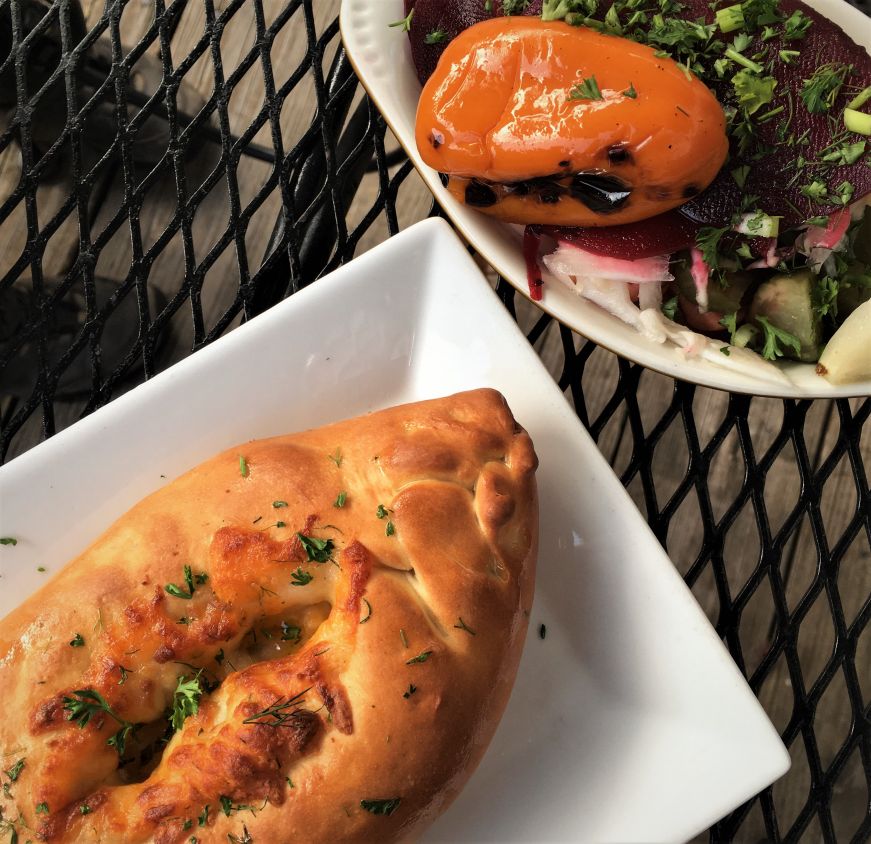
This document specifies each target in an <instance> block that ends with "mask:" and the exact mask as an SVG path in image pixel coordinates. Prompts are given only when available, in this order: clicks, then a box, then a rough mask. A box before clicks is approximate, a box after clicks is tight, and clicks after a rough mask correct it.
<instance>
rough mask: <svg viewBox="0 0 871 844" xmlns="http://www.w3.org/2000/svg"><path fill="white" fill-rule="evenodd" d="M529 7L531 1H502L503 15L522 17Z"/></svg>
mask: <svg viewBox="0 0 871 844" xmlns="http://www.w3.org/2000/svg"><path fill="white" fill-rule="evenodd" d="M528 5H529V0H502V14H503V15H522V14H523V13H524V12H525V11H526V7H527V6H528Z"/></svg>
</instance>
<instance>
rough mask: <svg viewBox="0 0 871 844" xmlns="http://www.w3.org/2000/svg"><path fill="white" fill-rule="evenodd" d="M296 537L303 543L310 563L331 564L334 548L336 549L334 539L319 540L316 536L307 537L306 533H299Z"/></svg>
mask: <svg viewBox="0 0 871 844" xmlns="http://www.w3.org/2000/svg"><path fill="white" fill-rule="evenodd" d="M296 535H297V538H298V539H299V541H300V542H301V543H302V547H303V548H304V549H305V553H306V556H307V557H308V559H309V562H311V563H328V562H330V560H331V559H332V554H333V548H334V547H335V545H334V543H333V540H332V539H318V538H317V537H315V536H306V535H305V534H304V533H299V532H298V531H297V534H296Z"/></svg>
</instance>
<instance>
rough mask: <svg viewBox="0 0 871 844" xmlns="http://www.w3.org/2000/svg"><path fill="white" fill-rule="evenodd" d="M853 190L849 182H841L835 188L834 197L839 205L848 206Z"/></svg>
mask: <svg viewBox="0 0 871 844" xmlns="http://www.w3.org/2000/svg"><path fill="white" fill-rule="evenodd" d="M854 191H855V188H854V187H853V185H852V183H851V182H841V184H839V185H838V186H837V187H836V188H835V194H834V195H835V196H836V197H837V198H838V200H839V201H840V203H841V205H848V204H849V202H850V200H851V199H852V198H853V192H854Z"/></svg>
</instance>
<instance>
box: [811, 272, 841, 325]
mask: <svg viewBox="0 0 871 844" xmlns="http://www.w3.org/2000/svg"><path fill="white" fill-rule="evenodd" d="M839 289H840V283H839V282H838V279H836V278H831V277H830V276H823V277H822V278H818V279H817V281H816V284H815V285H814V288H813V290H812V291H811V299H812V307H813V309H814V311H815V312H816V313H817V314H819V316H820V317H824V316H827V315H828V314H831V315H832V316H837V315H838V291H839Z"/></svg>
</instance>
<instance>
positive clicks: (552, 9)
mask: <svg viewBox="0 0 871 844" xmlns="http://www.w3.org/2000/svg"><path fill="white" fill-rule="evenodd" d="M595 10H596V3H595V0H593V2H592V8H591V4H590V3H589V2H587V0H544V3H542V4H541V19H542V20H543V21H561V20H565V18H566V15H576V14H577V15H583V16H584V17H586V16H587V15H589V14H592V13H593V12H595Z"/></svg>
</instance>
